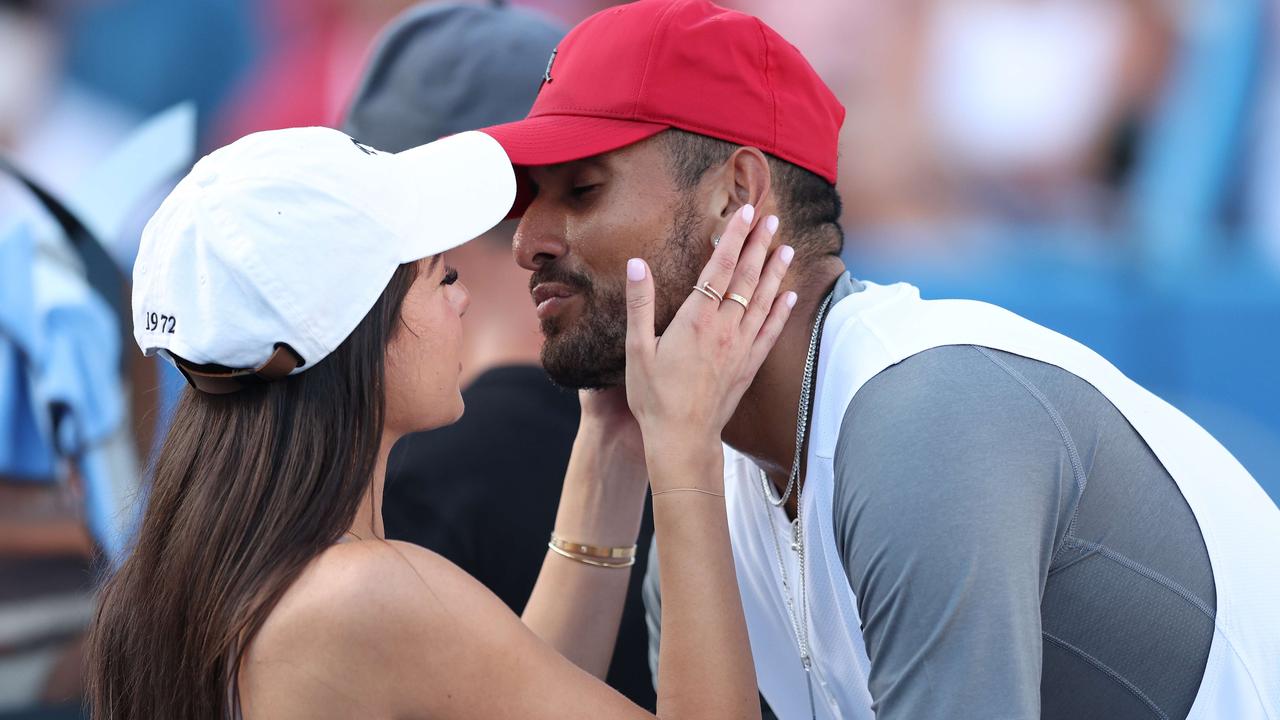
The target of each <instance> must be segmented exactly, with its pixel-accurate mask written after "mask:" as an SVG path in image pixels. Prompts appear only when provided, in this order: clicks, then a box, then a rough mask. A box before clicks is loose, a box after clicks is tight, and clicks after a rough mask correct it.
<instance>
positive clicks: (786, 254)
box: [778, 245, 796, 265]
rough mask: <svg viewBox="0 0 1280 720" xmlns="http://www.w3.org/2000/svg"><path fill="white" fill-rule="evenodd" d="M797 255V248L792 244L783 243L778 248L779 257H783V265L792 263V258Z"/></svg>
mask: <svg viewBox="0 0 1280 720" xmlns="http://www.w3.org/2000/svg"><path fill="white" fill-rule="evenodd" d="M795 256H796V249H795V248H793V247H791V246H790V245H783V246H782V247H780V248H778V257H780V258H782V264H783V265H790V264H791V258H793V257H795Z"/></svg>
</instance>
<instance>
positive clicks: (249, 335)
mask: <svg viewBox="0 0 1280 720" xmlns="http://www.w3.org/2000/svg"><path fill="white" fill-rule="evenodd" d="M515 191H516V185H515V175H514V173H513V171H512V168H511V163H510V161H509V160H508V159H507V156H506V153H504V152H503V150H502V148H501V147H500V146H499V145H498V143H497V142H496V141H495V140H493V139H492V138H490V137H489V136H488V135H485V134H483V133H479V132H466V133H462V134H459V135H454V136H452V137H448V138H444V139H442V140H437V141H436V142H433V143H429V144H427V145H423V146H420V147H416V148H411V149H409V150H405V151H404V152H400V153H383V152H379V151H377V150H375V149H373V148H370V147H368V146H366V145H363V144H361V143H359V142H357V141H355V140H353V139H351V138H349V137H347V136H346V135H344V134H343V133H341V132H338V131H337V130H331V129H328V128H291V129H288V130H273V131H269V132H261V133H255V134H253V135H249V136H247V137H244V138H242V139H240V140H237V141H236V142H234V143H232V144H230V145H228V146H226V147H224V148H221V149H219V150H216V151H214V152H213V153H211V154H210V155H208V156H207V157H205V158H204V159H202V160H201V161H200V162H198V163H196V165H195V167H194V168H193V169H192V170H191V172H190V173H189V174H188V175H187V176H186V177H185V178H183V180H182V181H181V182H179V183H178V185H177V187H176V188H174V190H173V192H172V193H170V194H169V196H168V197H167V198H166V199H165V201H164V203H162V204H161V206H160V209H159V210H158V211H156V214H155V215H154V216H153V217H152V218H151V220H150V222H148V223H147V226H146V229H145V230H144V231H143V233H142V243H141V247H140V248H139V252H138V259H137V262H136V263H135V265H134V272H133V320H134V330H133V333H134V338H135V339H136V340H137V342H138V346H139V347H140V348H142V351H143V352H144V353H145V354H147V355H151V354H154V353H157V352H159V353H161V354H162V355H164V356H165V357H167V358H168V359H169V360H170V361H171V362H172V361H173V360H174V356H177V357H179V358H182V359H183V360H185V361H186V362H188V363H193V364H198V365H206V364H213V365H220V366H223V367H227V368H246V369H247V368H257V367H259V366H261V365H263V364H264V363H266V362H267V361H268V359H271V358H272V357H273V353H274V352H275V349H276V346H277V345H279V344H284V345H287V346H289V347H290V348H292V349H293V350H294V352H295V353H296V354H297V355H298V356H300V360H301V364H300V365H299V366H298V367H297V368H296V369H294V370H293V372H301V371H302V370H305V369H306V368H308V367H311V366H312V365H314V364H315V363H317V362H319V361H320V360H321V359H323V358H324V357H325V356H327V355H328V354H329V353H331V352H333V350H334V349H336V348H337V347H338V345H340V344H341V343H342V341H343V340H345V339H346V338H347V336H348V335H350V334H351V331H352V330H354V329H355V327H356V325H358V324H359V323H360V320H361V319H362V318H364V316H365V315H366V314H367V313H368V312H369V309H370V308H372V307H373V304H374V303H375V302H376V301H377V299H378V297H379V296H381V294H382V291H383V290H384V289H385V288H386V285H387V282H388V281H389V280H390V279H391V276H392V274H393V273H394V272H395V270H396V268H397V267H398V266H400V265H401V264H404V263H408V262H412V261H415V260H419V259H421V258H424V257H427V256H430V255H436V254H439V253H441V252H444V251H446V250H449V249H450V248H454V247H457V246H458V245H461V244H463V243H465V242H467V241H468V240H471V239H472V238H474V237H476V236H478V235H481V234H483V233H484V232H486V231H488V230H489V229H490V228H492V227H493V226H494V225H496V224H497V223H499V222H501V221H502V219H503V218H504V217H505V216H506V214H507V211H508V210H510V208H511V205H512V202H513V201H514V199H515Z"/></svg>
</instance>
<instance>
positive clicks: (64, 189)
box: [0, 0, 137, 255]
mask: <svg viewBox="0 0 1280 720" xmlns="http://www.w3.org/2000/svg"><path fill="white" fill-rule="evenodd" d="M72 7H73V4H71V3H67V2H59V1H58V0H0V152H2V153H4V154H5V155H6V156H8V157H9V158H10V160H12V161H13V162H14V164H15V165H17V166H18V167H20V168H22V170H23V171H24V172H26V173H28V174H29V175H30V176H31V177H32V179H34V180H35V181H37V182H38V183H40V184H41V185H42V186H44V187H45V188H47V189H48V190H50V191H51V192H54V193H57V194H59V195H62V196H66V195H69V194H70V193H71V191H73V190H74V189H75V188H76V184H77V183H78V182H79V181H80V179H81V177H82V176H83V175H84V174H85V173H86V171H88V170H90V169H91V168H93V167H94V166H95V165H96V164H97V163H98V162H99V161H100V160H102V159H103V158H104V157H106V155H107V154H108V153H109V152H110V151H111V150H112V149H114V148H115V147H116V145H117V144H118V143H119V142H120V141H121V140H123V139H124V137H125V135H126V133H128V131H129V130H130V129H131V128H132V127H133V126H134V125H135V124H136V122H137V119H136V118H134V117H133V116H132V115H131V114H130V113H129V112H128V111H126V110H125V109H123V108H122V107H121V106H119V105H117V104H116V103H115V102H113V101H112V100H110V99H107V98H105V97H103V96H101V95H99V94H97V93H95V92H93V91H90V90H87V89H86V88H84V87H83V86H81V85H80V84H79V83H77V82H76V81H75V80H73V79H72V78H70V77H69V76H68V75H67V74H66V72H65V70H66V68H65V60H66V57H65V56H66V52H67V47H66V42H67V38H66V25H65V23H66V21H67V16H68V14H69V13H70V10H71V8H72ZM15 219H21V220H22V221H24V222H33V223H37V224H38V227H37V228H36V231H37V233H48V232H59V231H58V230H57V228H56V223H54V222H53V220H52V219H51V218H49V217H48V216H47V213H45V212H44V210H43V209H41V208H40V206H39V204H38V203H37V202H36V201H35V200H34V199H33V198H32V197H31V196H30V194H29V193H28V192H27V191H26V190H25V189H23V188H20V187H18V186H17V184H16V183H15V182H14V180H13V179H12V178H9V177H6V176H3V175H0V226H8V225H11V224H12V223H13V221H14V220H15ZM103 240H104V241H106V242H108V243H109V244H112V245H118V244H119V240H118V239H117V238H103ZM112 249H113V251H114V250H115V248H114V247H113V248H112ZM116 254H117V255H122V254H125V253H123V252H121V253H116Z"/></svg>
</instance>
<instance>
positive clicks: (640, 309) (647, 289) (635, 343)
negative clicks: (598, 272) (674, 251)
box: [627, 258, 655, 366]
mask: <svg viewBox="0 0 1280 720" xmlns="http://www.w3.org/2000/svg"><path fill="white" fill-rule="evenodd" d="M654 342H655V337H654V330H653V273H651V272H649V265H648V264H647V263H646V262H645V261H644V260H641V259H640V258H632V259H630V260H628V261H627V364H628V365H629V366H630V365H631V363H632V361H633V360H638V361H640V362H642V363H645V364H647V362H648V359H649V357H650V356H652V355H653V351H654Z"/></svg>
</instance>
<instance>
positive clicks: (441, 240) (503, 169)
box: [392, 131, 516, 263]
mask: <svg viewBox="0 0 1280 720" xmlns="http://www.w3.org/2000/svg"><path fill="white" fill-rule="evenodd" d="M392 157H393V159H394V161H395V163H396V164H397V165H398V166H400V168H401V170H400V174H401V181H402V183H403V185H404V190H405V199H404V202H405V207H406V209H410V208H412V209H413V210H414V211H416V212H414V211H409V212H406V227H403V228H401V236H402V239H403V242H404V247H403V248H401V251H400V258H399V259H400V262H402V263H408V262H413V261H415V260H420V259H422V258H424V257H428V256H430V255H438V254H440V253H442V252H445V251H446V250H450V249H452V248H455V247H457V246H459V245H462V244H463V243H465V242H467V241H469V240H471V239H473V238H475V237H478V236H480V235H483V234H484V233H486V232H488V231H489V230H490V229H492V228H493V227H494V226H495V225H497V224H498V223H500V222H502V220H503V219H504V218H506V216H507V213H508V212H509V211H510V210H511V206H512V204H513V203H514V202H515V197H516V178H515V171H514V170H513V169H512V167H511V161H510V159H508V158H507V153H506V151H504V150H503V149H502V146H501V145H499V144H498V141H497V140H494V139H493V138H491V137H489V136H488V135H485V134H484V133H481V132H474V131H473V132H464V133H460V134H458V135H452V136H450V137H447V138H442V139H440V140H436V141H435V142H432V143H428V144H426V145H421V146H419V147H415V148H410V149H408V150H405V151H403V152H399V153H396V154H395V155H394V156H392Z"/></svg>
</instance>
